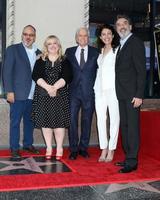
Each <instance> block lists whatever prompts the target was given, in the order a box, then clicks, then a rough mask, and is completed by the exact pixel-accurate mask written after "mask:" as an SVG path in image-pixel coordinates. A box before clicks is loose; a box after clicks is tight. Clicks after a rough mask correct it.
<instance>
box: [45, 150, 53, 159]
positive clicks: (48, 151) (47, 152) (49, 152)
mask: <svg viewBox="0 0 160 200" xmlns="http://www.w3.org/2000/svg"><path fill="white" fill-rule="evenodd" d="M45 158H46V160H51V158H52V150H46V155H45Z"/></svg>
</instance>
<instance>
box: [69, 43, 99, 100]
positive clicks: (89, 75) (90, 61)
mask: <svg viewBox="0 0 160 200" xmlns="http://www.w3.org/2000/svg"><path fill="white" fill-rule="evenodd" d="M76 49H77V46H75V47H71V48H68V49H67V50H66V56H67V58H68V59H69V61H70V63H71V66H72V71H73V80H72V82H71V84H70V87H69V91H70V95H71V96H73V95H74V93H75V92H76V91H77V89H78V88H79V85H81V92H82V95H83V97H84V98H85V99H86V100H87V99H90V98H92V97H94V91H93V86H94V82H95V78H96V72H97V57H98V55H99V53H98V50H97V49H96V48H94V47H91V46H88V58H87V61H86V63H85V65H84V67H83V69H81V68H80V66H79V64H78V61H77V59H76V56H75V52H76Z"/></svg>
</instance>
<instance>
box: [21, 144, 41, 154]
mask: <svg viewBox="0 0 160 200" xmlns="http://www.w3.org/2000/svg"><path fill="white" fill-rule="evenodd" d="M23 150H24V151H27V152H29V153H34V154H39V151H38V150H37V149H36V148H35V147H34V146H30V147H24V148H23Z"/></svg>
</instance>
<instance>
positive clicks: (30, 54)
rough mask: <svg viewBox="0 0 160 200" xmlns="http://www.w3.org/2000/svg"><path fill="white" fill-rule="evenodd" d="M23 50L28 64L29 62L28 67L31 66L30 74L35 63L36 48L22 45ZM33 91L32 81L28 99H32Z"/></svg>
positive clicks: (33, 84) (33, 83)
mask: <svg viewBox="0 0 160 200" xmlns="http://www.w3.org/2000/svg"><path fill="white" fill-rule="evenodd" d="M24 48H25V50H26V53H27V56H28V59H29V62H30V66H31V72H32V71H33V67H34V64H35V62H36V51H37V47H36V46H35V45H33V46H32V48H31V49H30V48H27V47H26V46H25V45H24ZM34 90H35V82H34V81H33V80H32V85H31V90H30V93H29V96H28V99H33V94H34Z"/></svg>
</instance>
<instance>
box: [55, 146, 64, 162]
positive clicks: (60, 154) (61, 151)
mask: <svg viewBox="0 0 160 200" xmlns="http://www.w3.org/2000/svg"><path fill="white" fill-rule="evenodd" d="M62 156H63V148H61V149H57V152H56V160H62Z"/></svg>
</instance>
